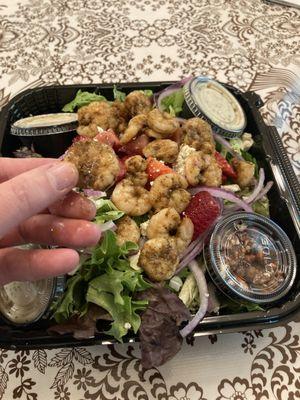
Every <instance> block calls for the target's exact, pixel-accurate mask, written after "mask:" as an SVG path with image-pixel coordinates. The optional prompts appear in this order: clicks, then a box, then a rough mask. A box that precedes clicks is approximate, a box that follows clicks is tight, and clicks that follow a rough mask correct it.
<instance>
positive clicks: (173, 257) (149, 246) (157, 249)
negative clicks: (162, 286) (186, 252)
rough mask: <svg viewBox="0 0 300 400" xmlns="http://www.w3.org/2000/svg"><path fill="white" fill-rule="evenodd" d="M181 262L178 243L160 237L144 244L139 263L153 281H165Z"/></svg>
mask: <svg viewBox="0 0 300 400" xmlns="http://www.w3.org/2000/svg"><path fill="white" fill-rule="evenodd" d="M178 264H179V257H178V253H177V250H176V245H175V243H174V241H173V240H169V239H167V238H165V237H158V238H155V239H150V240H147V242H146V243H145V244H144V246H143V248H142V250H141V254H140V258H139V265H140V267H141V268H142V269H143V270H144V271H145V273H146V274H147V275H148V277H149V278H150V279H151V280H153V281H158V282H160V281H165V280H167V279H169V278H171V276H172V275H173V274H174V272H175V271H176V268H177V266H178Z"/></svg>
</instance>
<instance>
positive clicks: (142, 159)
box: [22, 80, 272, 368]
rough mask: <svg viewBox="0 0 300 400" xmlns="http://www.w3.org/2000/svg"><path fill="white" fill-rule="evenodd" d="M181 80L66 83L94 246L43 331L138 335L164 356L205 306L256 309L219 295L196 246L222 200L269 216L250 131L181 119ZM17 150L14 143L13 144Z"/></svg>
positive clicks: (151, 357)
mask: <svg viewBox="0 0 300 400" xmlns="http://www.w3.org/2000/svg"><path fill="white" fill-rule="evenodd" d="M184 83H185V80H183V81H181V82H179V83H177V84H176V85H172V86H171V87H169V88H167V89H165V90H163V91H162V92H160V93H155V94H153V93H152V91H150V90H144V91H143V90H134V91H131V92H130V93H128V94H126V93H124V92H122V91H120V90H118V89H117V88H116V87H114V91H113V94H114V101H108V100H107V99H106V98H105V97H104V96H102V95H100V94H96V93H89V92H82V91H80V90H79V91H78V92H77V94H76V97H75V98H74V99H73V100H72V101H71V102H70V103H68V104H66V105H65V106H64V108H63V111H64V112H77V113H78V129H77V132H78V135H77V137H75V139H74V142H73V144H72V146H71V147H70V148H69V149H68V150H67V151H66V153H65V154H64V155H63V157H62V158H63V159H64V160H67V161H69V162H72V163H74V165H76V167H77V169H78V171H79V182H78V188H77V189H76V190H78V191H79V192H82V193H83V194H84V195H85V196H88V197H89V198H90V199H91V200H92V201H93V202H94V203H95V205H96V207H97V214H96V217H95V222H96V223H97V224H99V225H100V226H101V228H102V232H103V234H102V238H101V241H100V242H99V243H98V245H97V246H95V247H93V248H89V249H84V250H80V254H81V255H80V259H81V261H80V265H78V268H77V269H76V271H74V272H73V273H72V275H70V276H69V277H68V279H67V284H66V290H65V292H64V294H63V295H62V296H61V298H59V299H58V300H57V301H56V302H55V304H53V306H52V313H53V320H54V321H55V324H53V326H51V328H50V331H52V332H57V333H60V334H65V333H72V334H73V335H74V337H75V338H90V337H93V336H94V335H95V334H96V333H97V332H98V331H100V330H101V331H103V329H104V327H106V328H107V329H106V328H105V329H106V334H107V335H109V336H111V337H113V338H114V339H116V340H117V341H122V340H123V338H124V337H125V336H126V335H127V334H128V332H130V331H133V332H134V333H136V334H137V333H138V334H139V338H140V343H141V353H142V363H143V365H144V367H146V368H149V367H152V366H158V365H161V364H163V363H165V362H166V361H167V360H169V359H170V358H172V357H173V356H174V355H175V354H176V353H177V352H178V351H179V349H180V347H181V344H182V341H183V338H185V337H188V336H189V335H191V334H192V332H193V330H194V329H195V327H196V326H197V325H198V324H199V322H200V321H201V320H202V319H203V318H204V317H205V315H210V314H219V313H230V312H248V311H254V310H261V307H260V306H259V305H257V304H254V303H250V302H247V301H243V300H241V301H239V302H234V301H232V300H230V299H229V298H227V297H224V296H223V295H221V294H220V293H219V292H218V291H217V290H216V288H215V286H214V284H213V282H211V280H210V278H209V277H208V276H207V274H206V271H205V265H204V263H203V256H202V251H203V248H204V246H205V244H207V242H208V241H209V237H210V234H211V233H212V231H213V229H214V226H215V225H216V223H217V222H218V221H219V220H220V219H221V218H222V217H223V216H226V215H228V214H230V213H232V212H234V211H238V210H244V211H247V212H255V213H260V214H263V215H265V216H268V215H269V203H268V198H267V196H266V194H267V193H268V191H269V190H270V188H271V186H272V182H267V183H266V184H265V173H264V170H263V168H259V167H258V164H257V161H256V160H255V159H254V158H253V157H252V155H251V154H250V153H249V149H251V147H254V146H256V145H257V144H256V143H255V141H254V139H253V138H252V135H251V133H244V134H243V135H242V136H241V137H240V138H238V139H230V140H225V139H224V138H223V137H222V136H220V135H219V134H216V133H215V132H213V130H212V128H211V126H210V125H209V124H208V123H207V122H206V121H204V120H203V119H201V118H198V117H193V118H188V119H184V118H182V109H183V103H184V94H183V85H184ZM22 154H23V153H22Z"/></svg>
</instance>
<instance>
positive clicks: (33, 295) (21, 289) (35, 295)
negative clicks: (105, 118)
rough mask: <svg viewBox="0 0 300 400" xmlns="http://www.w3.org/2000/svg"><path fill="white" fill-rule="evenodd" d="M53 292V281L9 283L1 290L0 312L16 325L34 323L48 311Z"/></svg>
mask: <svg viewBox="0 0 300 400" xmlns="http://www.w3.org/2000/svg"><path fill="white" fill-rule="evenodd" d="M52 290H53V280H52V279H45V280H40V281H37V282H11V283H8V284H7V285H4V286H3V287H2V288H1V289H0V311H1V313H2V314H3V315H4V316H5V317H6V318H7V319H9V320H10V321H12V322H14V323H18V324H24V323H28V322H33V321H34V320H35V319H37V318H38V317H39V316H40V315H41V314H43V312H44V311H45V310H46V308H47V306H48V303H49V300H50V297H51V294H52Z"/></svg>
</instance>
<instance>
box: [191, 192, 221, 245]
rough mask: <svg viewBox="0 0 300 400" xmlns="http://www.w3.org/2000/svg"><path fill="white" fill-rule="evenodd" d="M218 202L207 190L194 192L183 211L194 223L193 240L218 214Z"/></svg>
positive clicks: (219, 210) (219, 209)
mask: <svg viewBox="0 0 300 400" xmlns="http://www.w3.org/2000/svg"><path fill="white" fill-rule="evenodd" d="M220 212H221V208H220V204H219V202H218V201H217V200H216V199H215V198H214V197H213V196H212V195H211V194H210V193H208V192H199V193H197V194H195V195H194V196H193V197H192V199H191V201H190V203H189V205H188V206H187V208H186V209H185V211H184V213H183V214H184V215H186V216H187V217H189V218H190V219H191V220H192V222H193V224H194V236H193V240H195V239H197V237H198V236H199V235H201V234H202V233H203V232H205V231H206V230H207V229H208V228H209V227H210V226H211V225H212V223H213V222H214V221H215V219H216V218H217V217H218V216H219V215H220Z"/></svg>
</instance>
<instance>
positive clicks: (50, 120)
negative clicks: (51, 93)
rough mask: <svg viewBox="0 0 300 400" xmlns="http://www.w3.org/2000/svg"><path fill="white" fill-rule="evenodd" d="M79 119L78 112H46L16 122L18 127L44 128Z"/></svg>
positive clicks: (15, 124)
mask: <svg viewBox="0 0 300 400" xmlns="http://www.w3.org/2000/svg"><path fill="white" fill-rule="evenodd" d="M77 120H78V116H77V114H76V113H60V114H44V115H35V116H33V117H28V118H22V119H20V120H19V121H16V122H15V123H14V126H16V127H17V128H42V127H46V126H57V125H63V124H68V123H71V122H74V121H77Z"/></svg>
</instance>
